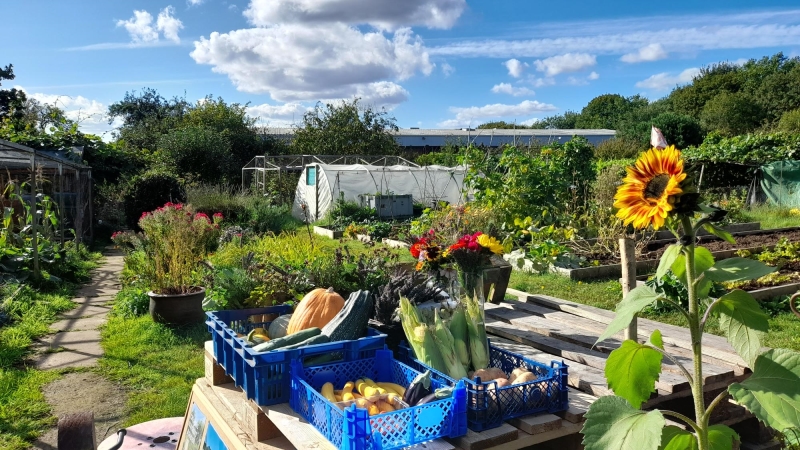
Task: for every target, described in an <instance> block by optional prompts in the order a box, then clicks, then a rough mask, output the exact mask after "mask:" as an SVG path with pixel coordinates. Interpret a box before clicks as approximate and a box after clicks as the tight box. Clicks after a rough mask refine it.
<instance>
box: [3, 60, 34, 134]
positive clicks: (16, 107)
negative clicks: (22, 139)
mask: <svg viewBox="0 0 800 450" xmlns="http://www.w3.org/2000/svg"><path fill="white" fill-rule="evenodd" d="M14 78H16V76H15V75H14V65H13V64H9V65H7V66H6V67H5V68H3V67H0V81H3V80H13V79H14ZM0 85H2V83H0ZM27 99H28V97H27V96H26V95H25V92H23V91H21V90H19V89H17V88H12V89H0V120H3V119H9V120H11V121H12V122H16V123H19V122H20V121H22V120H23V119H24V117H25V113H24V107H25V101H26V100H27Z"/></svg>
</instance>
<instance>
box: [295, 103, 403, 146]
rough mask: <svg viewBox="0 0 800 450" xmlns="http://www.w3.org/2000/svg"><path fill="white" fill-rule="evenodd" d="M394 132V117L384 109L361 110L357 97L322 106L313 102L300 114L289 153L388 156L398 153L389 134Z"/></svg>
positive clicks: (369, 107) (369, 108)
mask: <svg viewBox="0 0 800 450" xmlns="http://www.w3.org/2000/svg"><path fill="white" fill-rule="evenodd" d="M397 130H398V128H397V125H396V124H395V118H394V117H390V116H389V115H388V113H387V112H386V110H383V109H381V110H380V111H378V110H375V109H373V108H372V107H371V106H365V107H362V106H361V105H359V99H358V98H356V99H353V100H352V101H349V102H348V101H342V102H341V103H338V104H332V103H328V104H325V105H324V106H323V105H322V103H317V105H316V106H315V107H314V110H313V111H309V112H307V113H306V114H305V115H303V127H302V128H299V129H297V131H295V134H294V140H293V141H292V144H291V150H292V151H293V152H294V153H299V154H310V155H360V154H366V155H392V154H396V153H397V151H398V145H397V141H396V140H395V138H394V136H393V135H392V132H393V131H397Z"/></svg>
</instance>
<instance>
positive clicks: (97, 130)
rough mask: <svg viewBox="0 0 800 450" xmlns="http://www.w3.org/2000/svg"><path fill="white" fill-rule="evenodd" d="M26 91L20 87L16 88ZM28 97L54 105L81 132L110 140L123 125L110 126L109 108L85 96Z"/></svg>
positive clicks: (40, 95)
mask: <svg viewBox="0 0 800 450" xmlns="http://www.w3.org/2000/svg"><path fill="white" fill-rule="evenodd" d="M15 87H17V88H20V89H22V90H24V88H21V87H20V86H15ZM28 97H29V98H32V99H34V100H36V101H38V102H39V103H42V104H45V105H52V106H56V107H58V108H60V109H61V110H63V111H64V115H65V116H66V117H67V118H68V119H70V120H73V121H75V122H77V123H78V126H79V128H80V130H81V131H83V132H84V133H91V134H96V135H100V136H103V135H105V136H104V137H105V138H109V139H110V133H108V132H109V131H111V130H112V129H114V128H117V127H119V126H120V125H121V124H122V123H121V121H120V120H116V121H115V122H114V123H112V124H111V125H109V124H108V107H107V106H106V105H104V104H103V103H100V102H98V101H97V100H90V99H88V98H86V97H83V96H80V95H78V96H74V97H71V96H68V95H55V94H42V93H38V92H36V93H32V94H31V93H28Z"/></svg>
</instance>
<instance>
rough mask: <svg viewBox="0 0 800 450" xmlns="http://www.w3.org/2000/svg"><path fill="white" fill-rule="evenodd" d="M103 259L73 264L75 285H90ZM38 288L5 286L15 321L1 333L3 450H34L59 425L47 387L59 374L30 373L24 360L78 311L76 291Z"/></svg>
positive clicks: (2, 291)
mask: <svg viewBox="0 0 800 450" xmlns="http://www.w3.org/2000/svg"><path fill="white" fill-rule="evenodd" d="M72 256H75V255H71V257H72ZM98 258H99V254H90V253H88V252H81V253H80V254H79V256H75V258H74V259H71V260H70V261H69V264H70V267H71V271H72V273H71V274H70V275H69V277H70V279H71V280H72V281H78V280H82V279H87V278H88V273H89V270H90V269H92V268H93V267H96V265H97V260H98ZM36 285H37V286H36V288H32V287H30V286H28V285H26V286H25V287H23V288H22V289H21V290H19V291H17V288H16V286H14V285H4V286H0V302H4V303H6V311H7V312H8V314H9V316H11V317H12V319H13V321H12V323H11V324H10V325H6V326H4V327H2V328H0V449H3V450H24V449H27V448H29V446H30V442H32V441H33V440H35V439H36V438H37V437H38V436H39V435H40V434H41V433H42V431H44V430H45V429H47V428H48V427H50V426H52V425H53V423H54V421H55V418H54V417H52V416H51V415H50V406H49V405H48V404H47V402H46V401H45V399H44V395H43V394H42V387H44V386H45V385H46V384H47V383H49V382H51V381H53V380H55V379H56V378H58V377H59V374H58V373H57V372H52V371H49V372H43V371H39V370H35V369H31V368H28V367H27V366H26V365H25V362H24V360H25V358H26V357H27V356H28V355H29V353H30V347H31V344H32V343H33V340H34V339H36V338H38V337H41V336H44V335H46V334H48V333H49V325H50V324H51V323H53V322H54V321H55V320H56V317H57V315H58V313H60V312H62V311H68V310H70V309H72V308H73V307H74V306H75V304H74V303H73V302H72V294H73V292H74V290H75V288H76V285H75V284H72V283H69V282H62V283H59V284H54V283H47V282H44V283H42V282H40V283H36ZM15 293H16V294H15ZM12 296H13V297H12ZM9 299H10V300H9Z"/></svg>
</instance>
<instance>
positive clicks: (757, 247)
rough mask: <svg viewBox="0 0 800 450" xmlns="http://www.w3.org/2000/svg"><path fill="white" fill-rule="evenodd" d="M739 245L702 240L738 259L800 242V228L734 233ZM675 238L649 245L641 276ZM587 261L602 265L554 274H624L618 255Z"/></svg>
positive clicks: (720, 255) (722, 255)
mask: <svg viewBox="0 0 800 450" xmlns="http://www.w3.org/2000/svg"><path fill="white" fill-rule="evenodd" d="M734 237H735V239H736V244H730V243H728V242H725V241H723V240H721V239H718V238H716V237H715V236H703V237H700V238H698V239H699V241H700V242H701V243H702V244H703V246H704V247H706V248H707V249H708V250H709V251H711V254H712V255H714V259H716V260H717V261H719V260H723V259H727V258H731V257H733V256H736V253H737V252H738V251H740V250H748V251H750V252H752V253H758V252H760V251H763V250H765V249H766V250H772V249H773V248H774V247H775V244H777V242H778V241H779V240H780V239H781V238H786V239H788V240H789V241H790V242H800V227H792V228H782V229H777V230H758V231H744V232H738V233H734ZM674 242H675V239H669V240H667V239H665V240H661V241H654V242H651V243H650V244H648V247H647V251H646V252H644V253H642V254H641V255H640V256H639V258H638V259H637V261H636V272H637V274H639V275H644V274H649V273H652V272H654V271H655V269H656V268H657V267H658V261H659V259H660V258H661V255H662V254H663V253H664V250H665V249H666V248H667V246H669V245H670V244H673V243H674ZM581 256H583V257H584V258H586V260H587V261H597V262H598V264H597V265H594V266H591V267H581V268H579V269H565V268H561V267H554V268H552V272H553V273H557V274H559V275H563V276H566V277H569V278H570V279H571V280H590V279H597V278H614V277H618V276H620V275H621V274H622V265H621V264H620V260H619V257H618V256H617V255H611V254H604V255H593V254H581Z"/></svg>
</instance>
